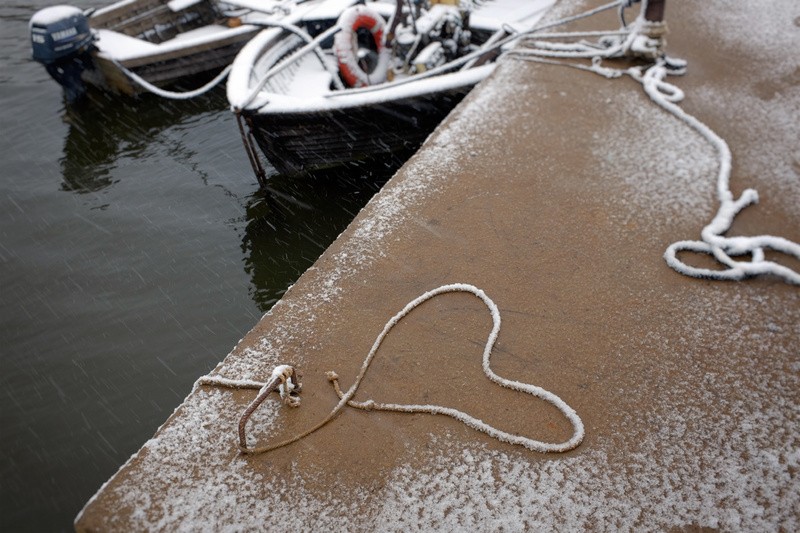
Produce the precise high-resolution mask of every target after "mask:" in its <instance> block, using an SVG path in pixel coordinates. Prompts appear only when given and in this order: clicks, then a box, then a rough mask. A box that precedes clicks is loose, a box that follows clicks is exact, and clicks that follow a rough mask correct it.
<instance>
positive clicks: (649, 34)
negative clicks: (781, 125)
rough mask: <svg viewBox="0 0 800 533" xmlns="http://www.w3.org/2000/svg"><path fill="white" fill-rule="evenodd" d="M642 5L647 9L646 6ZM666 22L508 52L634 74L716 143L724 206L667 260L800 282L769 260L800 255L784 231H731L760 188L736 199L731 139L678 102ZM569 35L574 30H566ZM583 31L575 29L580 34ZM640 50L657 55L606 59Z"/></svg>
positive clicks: (690, 272) (677, 266)
mask: <svg viewBox="0 0 800 533" xmlns="http://www.w3.org/2000/svg"><path fill="white" fill-rule="evenodd" d="M644 4H645V6H643V7H642V13H644V10H645V7H646V1H645V2H644ZM665 31H666V28H665V27H663V26H659V25H658V24H654V23H653V22H652V21H648V20H645V19H644V17H643V15H642V14H640V15H639V16H638V17H637V19H636V20H635V21H634V23H633V24H632V25H631V26H629V27H628V28H627V29H626V30H625V33H627V35H624V34H623V35H620V34H619V32H609V34H608V35H606V36H603V37H601V38H600V39H599V42H598V43H597V44H589V43H585V42H577V43H576V42H569V43H550V42H545V41H543V40H541V38H539V39H538V40H527V41H525V43H524V47H519V48H517V49H515V50H512V51H511V52H509V53H507V54H506V57H508V58H512V59H518V60H526V61H536V62H541V63H548V64H555V65H563V66H569V67H572V68H578V69H582V70H589V71H592V72H595V73H597V74H600V75H602V76H605V77H607V78H618V77H621V76H623V75H627V76H630V77H631V78H633V79H635V80H636V81H638V82H639V83H641V84H642V87H643V88H644V91H645V92H646V93H647V95H648V96H649V97H650V99H651V100H652V101H653V102H654V103H655V104H657V105H658V106H660V107H661V108H662V109H664V110H665V111H667V112H668V113H670V114H671V115H673V116H675V117H676V118H678V119H680V120H681V121H683V122H684V123H685V124H687V125H688V126H689V127H691V128H692V129H694V130H695V131H696V132H697V133H699V134H700V135H701V136H702V137H703V138H704V139H705V140H706V141H707V142H709V143H710V144H711V145H712V146H713V147H714V149H715V151H716V152H717V155H718V160H719V170H718V173H717V187H716V189H717V199H718V201H719V208H718V210H717V213H716V215H715V216H714V218H713V219H712V221H711V222H710V223H709V224H708V225H706V226H705V227H704V228H703V229H702V231H701V233H700V236H701V240H694V241H693V240H682V241H678V242H675V243H673V244H671V245H670V246H669V247H668V248H667V249H666V251H665V252H664V259H665V260H666V262H667V264H668V265H669V266H670V267H671V268H673V269H674V270H676V271H677V272H680V273H681V274H684V275H687V276H691V277H695V278H706V279H713V280H742V279H745V278H749V277H755V276H761V275H767V274H768V275H773V276H777V277H778V278H780V279H782V280H784V281H785V282H787V283H790V284H794V285H800V273H798V272H797V271H795V270H793V269H791V268H789V267H788V266H785V265H782V264H780V263H777V262H775V261H770V260H767V259H766V257H765V251H766V250H771V251H773V252H779V253H783V254H786V255H787V256H791V257H794V258H796V259H800V245H799V244H797V243H795V242H792V241H790V240H788V239H785V238H783V237H776V236H773V235H758V236H739V237H728V236H726V235H725V234H726V233H727V232H728V231H729V230H730V228H731V226H732V224H733V221H734V219H735V217H736V215H737V214H739V212H740V211H742V209H744V208H745V207H747V206H749V205H753V204H755V203H757V202H758V193H757V192H756V191H755V189H746V190H745V191H744V192H743V193H742V195H741V196H740V197H739V198H738V199H735V198H734V196H733V193H732V192H731V190H730V174H731V168H732V157H731V151H730V148H729V147H728V145H727V143H726V142H725V141H724V140H723V139H722V138H721V137H720V136H719V135H717V134H716V133H715V132H714V131H713V130H712V129H711V128H709V127H708V126H706V125H705V124H704V123H702V122H701V121H700V120H698V119H697V118H695V117H693V116H691V115H689V114H688V113H686V112H685V111H684V110H683V109H681V108H680V107H679V106H678V105H677V103H678V102H680V101H681V100H683V98H684V93H683V91H681V90H680V89H679V88H678V87H677V86H675V85H673V84H671V83H668V82H667V81H665V78H666V76H667V75H680V74H683V73H684V72H685V66H686V63H685V62H684V61H682V60H679V59H674V58H670V57H667V56H666V55H665V54H664V53H663V51H662V50H661V48H662V46H663V39H662V38H663V35H664V33H665ZM563 35H568V34H563ZM584 35H585V34H582V33H574V34H572V35H570V36H571V37H574V38H579V37H582V36H584ZM625 56H628V57H630V56H634V57H640V58H641V57H645V58H652V59H654V62H653V63H652V64H651V65H650V66H649V67H647V68H644V67H631V68H628V69H615V68H609V67H605V66H603V65H602V63H601V62H602V60H603V59H609V58H617V57H625ZM562 59H590V60H591V64H590V65H584V64H580V63H567V62H564V61H561V60H562ZM680 252H696V253H702V254H707V255H711V256H712V257H714V258H715V259H716V260H717V261H718V262H719V263H720V264H721V265H722V269H710V268H699V267H694V266H691V265H688V264H686V263H685V262H683V261H682V260H681V259H679V258H678V254H679V253H680ZM741 256H749V260H736V259H734V257H741Z"/></svg>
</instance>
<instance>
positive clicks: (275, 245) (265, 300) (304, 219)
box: [242, 169, 392, 312]
mask: <svg viewBox="0 0 800 533" xmlns="http://www.w3.org/2000/svg"><path fill="white" fill-rule="evenodd" d="M391 174H392V171H391V170H390V169H385V170H384V169H370V170H367V171H365V172H362V173H359V174H358V175H349V176H348V175H347V173H343V172H342V171H338V172H336V173H331V172H326V173H319V172H318V173H315V174H314V175H313V176H304V177H302V178H297V177H294V178H287V177H283V176H273V177H272V178H270V186H269V188H268V190H266V191H262V192H259V193H258V194H256V195H254V196H253V197H251V198H250V201H249V202H248V204H247V206H246V222H245V228H244V236H243V239H242V251H243V252H244V262H245V271H246V272H247V273H248V274H249V275H250V279H251V281H252V289H251V290H252V291H253V292H252V294H251V296H252V297H253V299H254V300H255V302H256V304H257V305H258V307H259V309H260V310H261V311H262V312H266V311H267V310H269V308H270V307H272V305H273V304H274V303H275V302H276V301H278V300H279V299H280V298H281V296H282V295H283V293H284V292H286V289H287V288H288V287H289V285H291V284H292V283H294V282H295V281H296V280H297V278H298V277H299V276H300V274H302V273H303V272H304V271H305V270H306V269H307V268H308V267H309V266H311V265H312V264H313V263H314V261H316V259H317V258H318V257H319V256H320V255H321V254H322V252H323V251H325V249H326V248H327V247H328V246H329V245H330V244H331V243H332V242H333V241H334V240H335V239H336V237H337V236H338V235H339V234H340V233H341V232H342V231H343V230H344V229H345V228H346V227H347V225H348V224H349V223H350V222H351V221H352V220H353V218H354V217H355V215H356V214H357V213H358V212H359V211H360V210H361V208H362V207H364V206H365V205H366V204H367V202H368V201H369V199H370V198H372V196H373V195H374V194H375V193H376V192H377V191H378V190H379V189H380V188H381V186H383V184H384V183H385V182H386V180H388V179H389V177H391Z"/></svg>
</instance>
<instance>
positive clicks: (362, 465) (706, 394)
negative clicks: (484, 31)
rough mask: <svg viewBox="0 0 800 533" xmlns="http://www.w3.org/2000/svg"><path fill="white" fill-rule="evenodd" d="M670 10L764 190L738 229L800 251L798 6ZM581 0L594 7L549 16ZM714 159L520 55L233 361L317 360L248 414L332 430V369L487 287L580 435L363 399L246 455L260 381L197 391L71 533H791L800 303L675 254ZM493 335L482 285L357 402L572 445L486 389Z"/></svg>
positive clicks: (641, 115) (510, 344)
mask: <svg viewBox="0 0 800 533" xmlns="http://www.w3.org/2000/svg"><path fill="white" fill-rule="evenodd" d="M668 4H669V5H668V7H667V15H666V18H667V20H668V21H669V25H670V29H671V33H670V35H669V44H668V47H667V50H668V52H669V53H670V54H671V55H674V56H677V57H682V58H685V59H686V60H688V62H689V69H688V72H687V74H686V75H685V76H683V77H682V78H671V79H670V81H672V82H674V83H675V84H676V85H678V86H679V87H680V88H681V89H683V90H684V91H685V92H686V99H685V100H684V101H683V102H682V104H681V107H682V108H683V109H684V110H685V111H686V112H687V113H690V114H691V115H693V116H695V117H697V118H698V119H699V120H701V121H702V122H703V123H705V124H707V125H708V126H709V127H711V128H712V129H713V130H714V131H716V132H717V133H718V134H719V135H720V136H721V137H723V138H724V139H725V140H726V141H727V142H728V144H729V146H730V148H731V150H732V153H733V165H734V166H733V174H732V178H731V189H732V190H733V191H734V194H735V195H736V196H737V197H738V195H739V194H741V191H742V190H743V189H744V188H746V187H753V188H755V189H757V190H758V192H759V194H760V203H759V204H757V205H754V206H751V207H748V208H747V209H745V210H744V211H743V212H742V213H741V214H740V215H739V216H738V217H737V218H736V221H735V223H734V225H733V227H732V229H731V231H730V233H731V234H734V235H760V234H772V235H778V236H781V237H784V238H786V239H789V240H791V241H793V242H800V179H798V174H800V159H798V153H797V139H798V124H800V116H798V109H800V105H798V102H800V93H799V92H798V87H800V84H798V77H797V76H798V74H797V64H796V54H795V51H796V50H797V49H798V45H800V43H798V39H800V28H798V25H800V22H798V19H797V18H796V17H797V16H798V14H799V13H798V12H797V10H796V6H795V4H794V0H779V1H778V2H777V3H773V4H772V5H771V7H772V9H769V10H765V9H760V8H759V7H758V6H755V5H753V4H752V3H748V2H739V3H736V5H731V4H730V3H729V2H724V1H722V0H711V1H708V2H702V3H699V2H691V1H688V0H674V1H670V2H668ZM587 5H599V2H595V1H594V0H591V1H590V2H585V1H584V2H580V1H577V0H575V1H569V2H562V3H561V4H559V5H557V6H556V8H555V12H554V13H551V14H550V15H549V16H550V17H551V18H552V17H555V16H556V15H565V14H569V13H572V12H577V11H579V10H582V9H584V8H586V7H587ZM600 20H601V21H602V22H604V23H605V24H606V26H604V27H615V25H616V22H615V19H614V16H613V14H609V15H608V16H607V17H605V18H603V17H601V18H600ZM592 24H593V25H594V26H595V27H596V24H597V21H596V20H593V21H592ZM584 27H587V26H585V25H584ZM741 28H749V29H750V30H751V31H747V32H742V31H740V30H741ZM716 173H717V154H716V153H715V151H714V149H713V148H712V147H711V146H710V145H709V144H708V143H707V142H706V141H705V140H704V139H702V138H701V137H700V136H699V135H697V134H696V133H695V132H694V131H693V130H691V129H689V128H688V126H686V125H685V124H684V123H683V122H680V121H679V120H677V119H676V118H674V117H673V116H671V115H669V114H667V113H666V112H665V111H664V110H663V109H661V108H660V107H658V106H656V105H655V104H653V102H652V101H651V100H650V99H649V97H648V96H647V95H646V94H645V93H644V91H643V90H642V86H641V85H640V84H639V83H637V82H636V81H634V80H632V79H629V78H621V79H614V80H609V79H606V78H603V77H601V76H598V75H597V74H594V73H591V72H585V71H580V70H576V69H571V68H566V67H561V66H555V65H543V64H535V63H529V62H524V61H519V60H504V62H502V63H501V65H500V66H499V68H498V70H497V71H496V72H495V73H494V74H493V75H492V76H491V77H490V78H489V79H488V80H486V82H484V83H482V84H481V85H479V86H478V87H477V88H476V89H475V90H474V91H473V92H472V93H471V94H470V95H469V96H468V97H467V98H466V99H465V100H464V101H463V102H462V103H461V104H460V105H459V107H458V108H457V109H456V110H455V112H453V113H452V114H451V115H450V116H449V117H448V119H447V120H446V121H445V122H444V123H443V124H442V125H441V127H440V128H439V129H438V130H437V131H436V132H435V133H434V134H433V135H432V136H431V137H430V138H429V139H428V141H427V142H426V144H425V145H424V146H423V148H422V149H421V150H420V151H419V152H418V153H417V154H416V155H415V156H414V157H413V158H412V159H411V160H410V161H409V162H408V163H407V164H406V165H405V166H404V167H403V168H402V169H401V170H400V171H399V172H398V173H397V175H396V176H395V177H394V178H392V180H391V181H390V182H389V183H388V184H387V185H386V186H385V187H384V188H383V190H382V191H381V192H380V193H379V194H377V195H376V197H375V198H373V200H372V201H371V202H370V203H369V204H368V205H367V207H366V208H365V209H364V210H363V211H362V212H361V213H359V215H358V216H357V217H356V218H355V220H354V221H353V222H352V224H351V225H350V226H349V227H348V229H347V230H346V231H345V232H343V234H342V235H341V236H340V237H339V238H338V240H337V241H336V242H335V243H334V244H333V245H332V246H331V247H330V248H329V249H328V250H327V251H326V252H325V253H324V254H323V255H322V256H321V257H320V258H319V260H318V261H317V262H316V263H315V265H314V266H313V267H312V268H311V269H309V270H308V271H307V272H306V273H305V274H304V275H303V276H302V277H301V278H300V279H299V280H298V282H297V283H296V284H295V285H294V286H293V287H292V288H291V289H290V290H289V291H288V292H287V293H286V295H285V297H284V298H283V299H282V300H281V301H280V302H279V303H278V304H276V305H275V307H274V308H273V310H272V311H270V312H269V313H268V314H267V315H266V316H264V317H263V319H262V320H261V321H260V322H259V323H258V324H257V325H256V326H255V327H254V329H253V330H252V331H251V332H250V333H248V334H247V336H246V337H245V338H244V339H243V340H242V341H241V342H240V343H239V344H238V345H237V346H236V347H235V349H234V350H233V351H232V353H231V354H230V355H229V356H228V357H227V358H226V359H225V360H224V362H223V363H221V364H220V366H219V367H218V368H217V370H216V372H217V373H219V374H220V375H223V376H225V377H228V378H233V379H251V380H257V381H265V380H266V379H267V378H268V377H269V375H270V374H271V372H272V369H273V367H274V366H275V365H276V364H279V363H293V364H295V365H297V367H298V368H299V369H300V370H301V371H302V373H303V383H304V390H303V393H302V398H303V403H302V405H301V406H300V407H299V408H298V409H291V410H290V409H288V408H286V407H283V406H281V405H280V404H279V402H278V401H276V400H274V399H273V400H268V401H267V402H265V404H264V405H262V407H261V408H260V409H259V410H258V411H256V413H255V414H254V416H253V419H252V422H251V424H252V425H251V426H250V429H251V434H252V435H253V438H255V437H257V439H258V440H257V442H256V441H253V444H264V443H266V442H275V441H277V440H279V439H281V438H283V437H286V436H291V435H294V434H297V433H298V432H300V431H302V430H304V429H307V428H309V427H311V426H312V425H314V424H315V423H317V422H319V421H321V420H322V419H324V417H325V416H326V415H327V414H328V413H329V412H330V411H331V409H332V408H333V407H334V406H335V405H336V403H337V401H338V398H337V397H336V395H335V393H334V392H333V390H332V388H331V386H330V384H329V383H328V381H327V379H326V377H325V372H326V371H328V370H335V371H336V372H337V373H338V374H339V376H340V379H341V381H342V386H343V387H345V388H347V387H349V386H350V384H351V383H352V382H353V380H354V379H355V376H356V375H357V373H358V371H359V368H360V367H361V365H362V362H363V361H364V358H365V357H366V355H367V353H368V352H369V350H370V347H371V346H372V344H373V342H374V341H375V338H376V337H377V336H378V334H379V333H380V332H381V330H382V328H383V327H384V325H385V324H386V322H387V321H388V320H389V319H390V318H391V317H392V316H393V315H395V313H397V312H398V311H400V310H401V309H402V308H403V306H405V305H406V304H407V303H408V302H410V301H411V300H413V299H414V298H416V297H417V296H419V295H421V294H422V293H424V292H425V291H429V290H431V289H434V288H436V287H438V286H441V285H444V284H449V283H470V284H473V285H475V286H478V287H479V288H480V289H482V290H484V291H485V293H486V294H487V295H488V296H489V297H490V298H491V299H492V300H493V301H494V302H495V303H496V304H497V306H498V307H499V312H500V315H501V317H502V328H501V329H500V333H499V337H498V339H497V345H496V346H495V351H494V354H493V356H492V363H491V364H492V368H493V370H494V371H495V372H496V373H497V374H499V375H500V376H503V377H505V378H508V379H512V380H517V381H520V382H525V383H532V384H535V385H538V386H541V387H543V388H545V389H547V390H548V391H551V392H553V393H555V394H557V395H558V396H560V397H561V398H562V399H563V400H564V401H565V402H566V403H568V404H569V405H570V406H571V407H572V408H574V409H575V411H576V412H577V414H578V415H579V416H580V417H581V419H582V421H583V424H584V425H585V428H586V437H585V439H584V441H583V443H582V444H581V445H580V446H579V447H578V448H576V449H574V450H572V451H570V452H567V453H564V454H541V453H535V452H531V451H529V450H527V449H525V448H522V447H519V446H513V445H510V444H505V443H502V442H499V441H497V440H495V439H492V438H491V437H489V436H487V435H485V434H483V433H480V432H478V431H475V430H474V429H471V428H469V427H466V426H465V425H464V424H462V423H460V422H459V421H457V420H454V419H451V418H447V417H443V416H434V415H426V414H413V415H409V414H398V413H384V412H375V411H373V412H365V411H360V410H355V409H350V408H346V409H345V410H344V411H343V412H342V413H341V414H340V415H339V416H338V417H337V418H335V419H334V420H333V421H331V422H330V423H329V424H328V425H326V426H325V427H323V428H322V429H320V430H319V431H317V432H315V433H313V434H311V435H309V436H308V437H306V438H304V439H302V440H300V441H299V442H296V443H294V444H292V445H290V446H287V447H284V448H281V449H278V450H275V451H273V452H270V453H268V454H264V455H257V456H242V455H240V454H239V453H238V451H237V448H236V444H237V439H236V426H237V422H238V417H239V415H240V413H241V412H242V411H243V410H244V408H245V407H246V405H247V404H248V402H250V401H251V400H252V399H253V398H254V396H255V391H251V390H240V391H232V390H230V389H225V388H220V387H211V386H202V387H199V388H197V389H196V390H195V391H193V392H192V393H191V394H189V396H188V397H187V399H186V400H185V402H184V403H183V404H182V405H181V406H180V407H179V408H178V409H177V411H176V412H175V414H174V415H173V416H172V417H171V418H170V419H169V420H168V421H167V422H166V423H165V424H164V426H163V427H162V428H161V429H160V430H159V431H158V433H157V434H156V436H155V437H154V438H153V439H152V440H150V441H148V442H147V443H146V444H144V446H143V447H142V449H141V451H140V452H139V453H138V454H137V455H135V456H134V457H132V458H131V460H130V461H129V462H128V463H127V464H126V465H124V466H123V467H122V468H121V470H120V471H119V473H118V474H117V475H115V476H114V477H113V478H112V479H111V480H110V481H109V482H108V483H107V484H106V485H105V486H104V487H102V489H101V490H100V491H99V493H98V494H97V495H96V496H95V497H94V498H93V499H92V500H91V501H90V502H89V503H88V504H87V507H86V508H85V509H84V511H83V512H82V513H81V515H80V516H79V517H78V519H77V522H76V527H77V529H78V530H79V531H90V530H91V531H98V530H176V529H182V530H215V531H217V530H224V529H226V528H227V529H233V530H244V529H255V530H272V529H278V528H281V529H293V528H298V529H300V530H322V529H323V528H327V529H332V530H349V531H358V530H375V529H380V530H385V531H395V530H401V529H402V530H409V529H410V530H419V529H430V528H435V529H445V530H500V529H506V530H515V531H518V530H519V531H521V530H585V529H598V530H619V529H623V530H624V529H628V530H630V529H644V530H662V531H664V530H689V529H691V528H697V527H708V528H715V529H717V528H718V529H722V530H732V529H733V530H778V529H784V530H796V529H797V528H798V527H799V526H800V524H799V523H798V522H800V517H799V516H798V511H797V510H798V509H800V483H798V472H800V470H798V467H799V466H800V465H799V464H798V462H799V457H798V445H799V444H800V429H798V428H800V409H799V408H798V405H799V404H800V392H799V391H800V353H799V352H798V346H800V290H799V289H798V287H797V286H792V285H789V284H787V283H785V282H783V281H782V280H780V279H778V278H775V277H762V278H755V279H749V280H746V281H742V282H723V281H711V280H700V279H694V278H690V277H686V276H684V275H681V274H679V273H677V272H676V271H674V270H672V269H671V268H670V267H669V266H668V265H667V264H666V263H665V261H664V258H663V254H664V251H665V249H666V248H667V246H669V245H670V244H672V243H674V242H676V241H679V240H684V239H697V238H699V235H700V231H701V229H702V228H703V227H704V226H705V225H706V224H707V223H708V222H709V221H710V220H711V218H712V217H713V216H714V214H715V213H716V211H717V207H718V203H717V200H716ZM698 261H699V260H698ZM700 262H701V263H703V262H702V261H700ZM787 264H788V265H790V266H792V267H793V268H794V269H795V270H796V271H797V270H798V265H797V262H796V261H795V262H794V263H792V262H787ZM491 326H492V318H491V315H490V313H489V312H488V311H487V310H486V307H485V306H484V304H483V303H482V302H481V301H480V300H478V299H477V298H475V297H474V296H472V295H470V294H447V295H442V296H438V297H436V298H435V299H433V300H431V301H429V302H426V303H425V304H423V305H422V306H420V307H419V308H418V309H416V310H414V311H413V312H411V314H409V316H407V317H406V318H405V319H403V320H402V321H401V322H400V323H399V324H398V325H397V326H396V327H395V328H394V329H393V330H392V331H391V333H390V334H389V335H388V337H387V339H386V341H385V342H384V344H383V346H382V347H381V348H380V350H379V351H378V353H377V356H376V358H375V360H374V362H373V363H372V366H371V367H370V369H369V372H368V373H367V374H366V378H365V379H364V381H363V383H362V385H361V387H360V388H359V390H358V393H357V394H356V399H357V400H365V399H368V398H372V399H374V400H376V401H382V402H396V403H404V404H405V403H414V404H433V405H443V406H448V407H452V408H455V409H460V410H463V411H466V412H469V413H470V414H471V415H473V416H475V417H477V418H480V419H482V420H484V421H485V422H486V423H488V424H491V425H493V426H496V427H498V428H500V429H503V430H506V431H508V432H511V433H514V434H521V435H525V436H528V437H531V438H534V439H538V440H542V441H546V442H561V441H564V440H567V439H568V438H569V436H570V434H571V427H570V425H569V422H568V421H567V420H566V419H565V418H564V417H563V416H562V415H561V413H559V412H558V411H557V410H556V409H555V408H554V407H553V406H552V405H550V404H548V403H546V402H544V401H542V400H539V399H537V398H532V397H531V396H528V395H525V394H521V393H519V392H515V391H512V390H508V389H505V388H502V387H499V386H498V385H496V384H494V383H491V382H490V381H489V380H488V379H487V378H486V376H485V375H484V373H483V370H482V368H481V352H482V349H483V346H484V343H485V342H486V339H487V336H488V335H489V331H490V329H491ZM198 377H199V376H198ZM188 392H189V391H187V394H188Z"/></svg>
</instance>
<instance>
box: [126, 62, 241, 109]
mask: <svg viewBox="0 0 800 533" xmlns="http://www.w3.org/2000/svg"><path fill="white" fill-rule="evenodd" d="M111 62H112V63H114V65H115V66H116V67H117V68H118V69H120V71H122V73H123V74H125V75H126V76H127V77H128V78H130V80H131V81H133V82H134V83H136V84H137V85H139V86H140V87H141V88H142V89H144V90H145V91H148V92H151V93H153V94H155V95H156V96H160V97H162V98H167V99H170V100H190V99H192V98H197V97H198V96H202V95H204V94H206V93H208V92H209V91H211V90H212V89H213V88H214V87H216V86H217V85H219V84H220V83H222V81H223V80H225V78H227V77H228V74H230V72H231V65H228V66H227V67H225V68H224V69H223V70H222V72H220V73H219V74H217V75H216V76H215V77H214V79H212V80H211V81H209V82H208V83H206V84H205V85H203V86H202V87H198V88H197V89H193V90H191V91H185V92H177V91H168V90H166V89H162V88H161V87H157V86H155V85H153V84H152V83H150V82H149V81H147V80H146V79H144V78H142V77H141V76H139V75H138V74H136V73H135V72H133V71H132V70H130V69H128V68H127V67H125V66H123V65H122V63H120V62H119V61H117V60H116V59H112V60H111Z"/></svg>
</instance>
